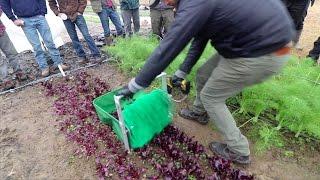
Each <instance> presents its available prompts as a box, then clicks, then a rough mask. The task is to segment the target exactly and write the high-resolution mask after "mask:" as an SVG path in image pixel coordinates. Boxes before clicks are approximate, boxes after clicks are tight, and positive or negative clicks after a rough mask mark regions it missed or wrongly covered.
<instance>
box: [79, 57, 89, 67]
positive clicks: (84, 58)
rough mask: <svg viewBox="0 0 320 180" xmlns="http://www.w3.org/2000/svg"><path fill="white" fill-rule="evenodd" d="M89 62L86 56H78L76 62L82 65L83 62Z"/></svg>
mask: <svg viewBox="0 0 320 180" xmlns="http://www.w3.org/2000/svg"><path fill="white" fill-rule="evenodd" d="M88 62H89V59H88V58H87V57H79V61H78V63H79V64H81V65H83V64H87V63H88Z"/></svg>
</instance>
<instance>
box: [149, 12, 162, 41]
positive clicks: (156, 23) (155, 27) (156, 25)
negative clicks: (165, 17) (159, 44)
mask: <svg viewBox="0 0 320 180" xmlns="http://www.w3.org/2000/svg"><path fill="white" fill-rule="evenodd" d="M150 17H151V28H152V32H153V34H156V35H158V36H160V37H162V34H161V13H160V11H158V10H154V9H151V10H150Z"/></svg>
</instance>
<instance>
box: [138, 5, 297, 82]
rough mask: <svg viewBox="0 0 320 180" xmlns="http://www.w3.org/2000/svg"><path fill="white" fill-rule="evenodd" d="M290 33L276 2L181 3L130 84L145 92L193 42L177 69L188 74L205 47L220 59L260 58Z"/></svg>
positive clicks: (291, 29)
mask: <svg viewBox="0 0 320 180" xmlns="http://www.w3.org/2000/svg"><path fill="white" fill-rule="evenodd" d="M294 34H295V31H294V26H293V23H292V21H291V19H290V18H289V15H288V13H287V10H286V9H285V7H284V5H283V4H282V3H281V2H280V1H279V0H180V1H179V5H178V10H177V14H176V18H175V21H174V22H173V23H172V25H171V27H170V29H169V31H168V33H167V34H166V36H165V37H164V39H163V40H162V41H161V42H160V45H159V46H158V47H157V49H156V50H155V51H154V52H153V54H152V55H151V56H150V57H149V59H148V61H147V62H146V64H145V65H144V67H143V68H142V70H141V71H140V73H139V74H138V76H137V77H136V79H135V82H136V84H138V85H140V86H142V87H147V86H149V85H150V83H151V82H152V81H153V79H154V78H155V77H156V76H157V75H159V74H160V73H161V72H162V71H164V70H165V69H166V67H167V66H168V65H169V64H170V63H171V62H172V61H173V60H174V59H175V57H176V56H177V55H178V54H179V53H180V52H181V51H182V50H183V49H184V48H185V47H186V45H187V44H188V43H189V42H190V41H191V40H192V39H193V42H192V44H191V47H190V50H189V53H188V55H187V58H186V60H185V62H184V63H183V65H182V66H181V67H180V70H182V71H183V72H185V73H189V72H190V71H191V68H192V67H193V66H194V64H196V62H197V61H198V59H199V57H200V56H201V54H202V52H203V50H204V48H205V47H206V44H207V43H208V42H209V41H211V44H212V45H213V46H214V48H215V49H216V50H217V51H218V53H219V54H220V55H222V56H223V57H225V58H230V59H233V58H240V57H247V58H250V57H259V56H263V55H267V54H270V53H273V52H275V51H276V50H278V49H280V48H282V47H284V46H285V45H286V44H288V43H289V42H290V41H291V40H292V38H293V36H294Z"/></svg>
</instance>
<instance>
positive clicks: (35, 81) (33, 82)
mask: <svg viewBox="0 0 320 180" xmlns="http://www.w3.org/2000/svg"><path fill="white" fill-rule="evenodd" d="M107 62H109V59H106V60H103V61H102V62H101V63H107ZM101 63H95V64H89V65H87V66H84V67H79V68H76V69H71V70H69V71H65V73H66V75H68V74H71V73H73V72H76V71H79V70H82V69H88V68H91V67H95V66H97V65H99V64H101ZM56 77H63V75H62V74H61V73H58V74H53V75H51V76H48V77H45V78H41V79H37V80H34V81H31V82H29V83H27V84H25V85H22V86H19V87H16V88H14V89H9V90H6V91H3V92H0V96H1V95H4V94H7V93H15V92H17V91H18V90H21V89H23V88H25V87H28V86H33V85H35V84H38V83H41V82H44V81H48V80H50V79H51V78H56Z"/></svg>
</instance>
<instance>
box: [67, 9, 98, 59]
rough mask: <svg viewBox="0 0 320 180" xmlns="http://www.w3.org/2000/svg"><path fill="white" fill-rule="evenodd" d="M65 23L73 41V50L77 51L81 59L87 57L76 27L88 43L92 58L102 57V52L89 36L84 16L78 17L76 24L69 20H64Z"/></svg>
mask: <svg viewBox="0 0 320 180" xmlns="http://www.w3.org/2000/svg"><path fill="white" fill-rule="evenodd" d="M63 22H64V25H65V26H66V29H67V32H68V34H69V36H70V38H71V40H72V45H73V48H74V49H75V51H76V53H77V55H78V56H79V57H85V56H86V53H85V52H84V50H83V47H82V45H81V43H80V40H79V37H78V35H77V31H76V26H77V27H78V28H79V30H80V32H81V33H82V35H83V37H84V39H85V40H86V42H87V44H88V46H89V49H90V51H91V56H93V57H99V56H100V51H99V49H98V48H97V46H96V44H95V42H94V40H93V38H92V37H91V35H90V34H89V30H88V26H87V23H86V21H85V20H84V17H83V16H82V15H78V17H77V19H76V21H75V22H72V21H71V20H69V19H67V20H64V21H63Z"/></svg>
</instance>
